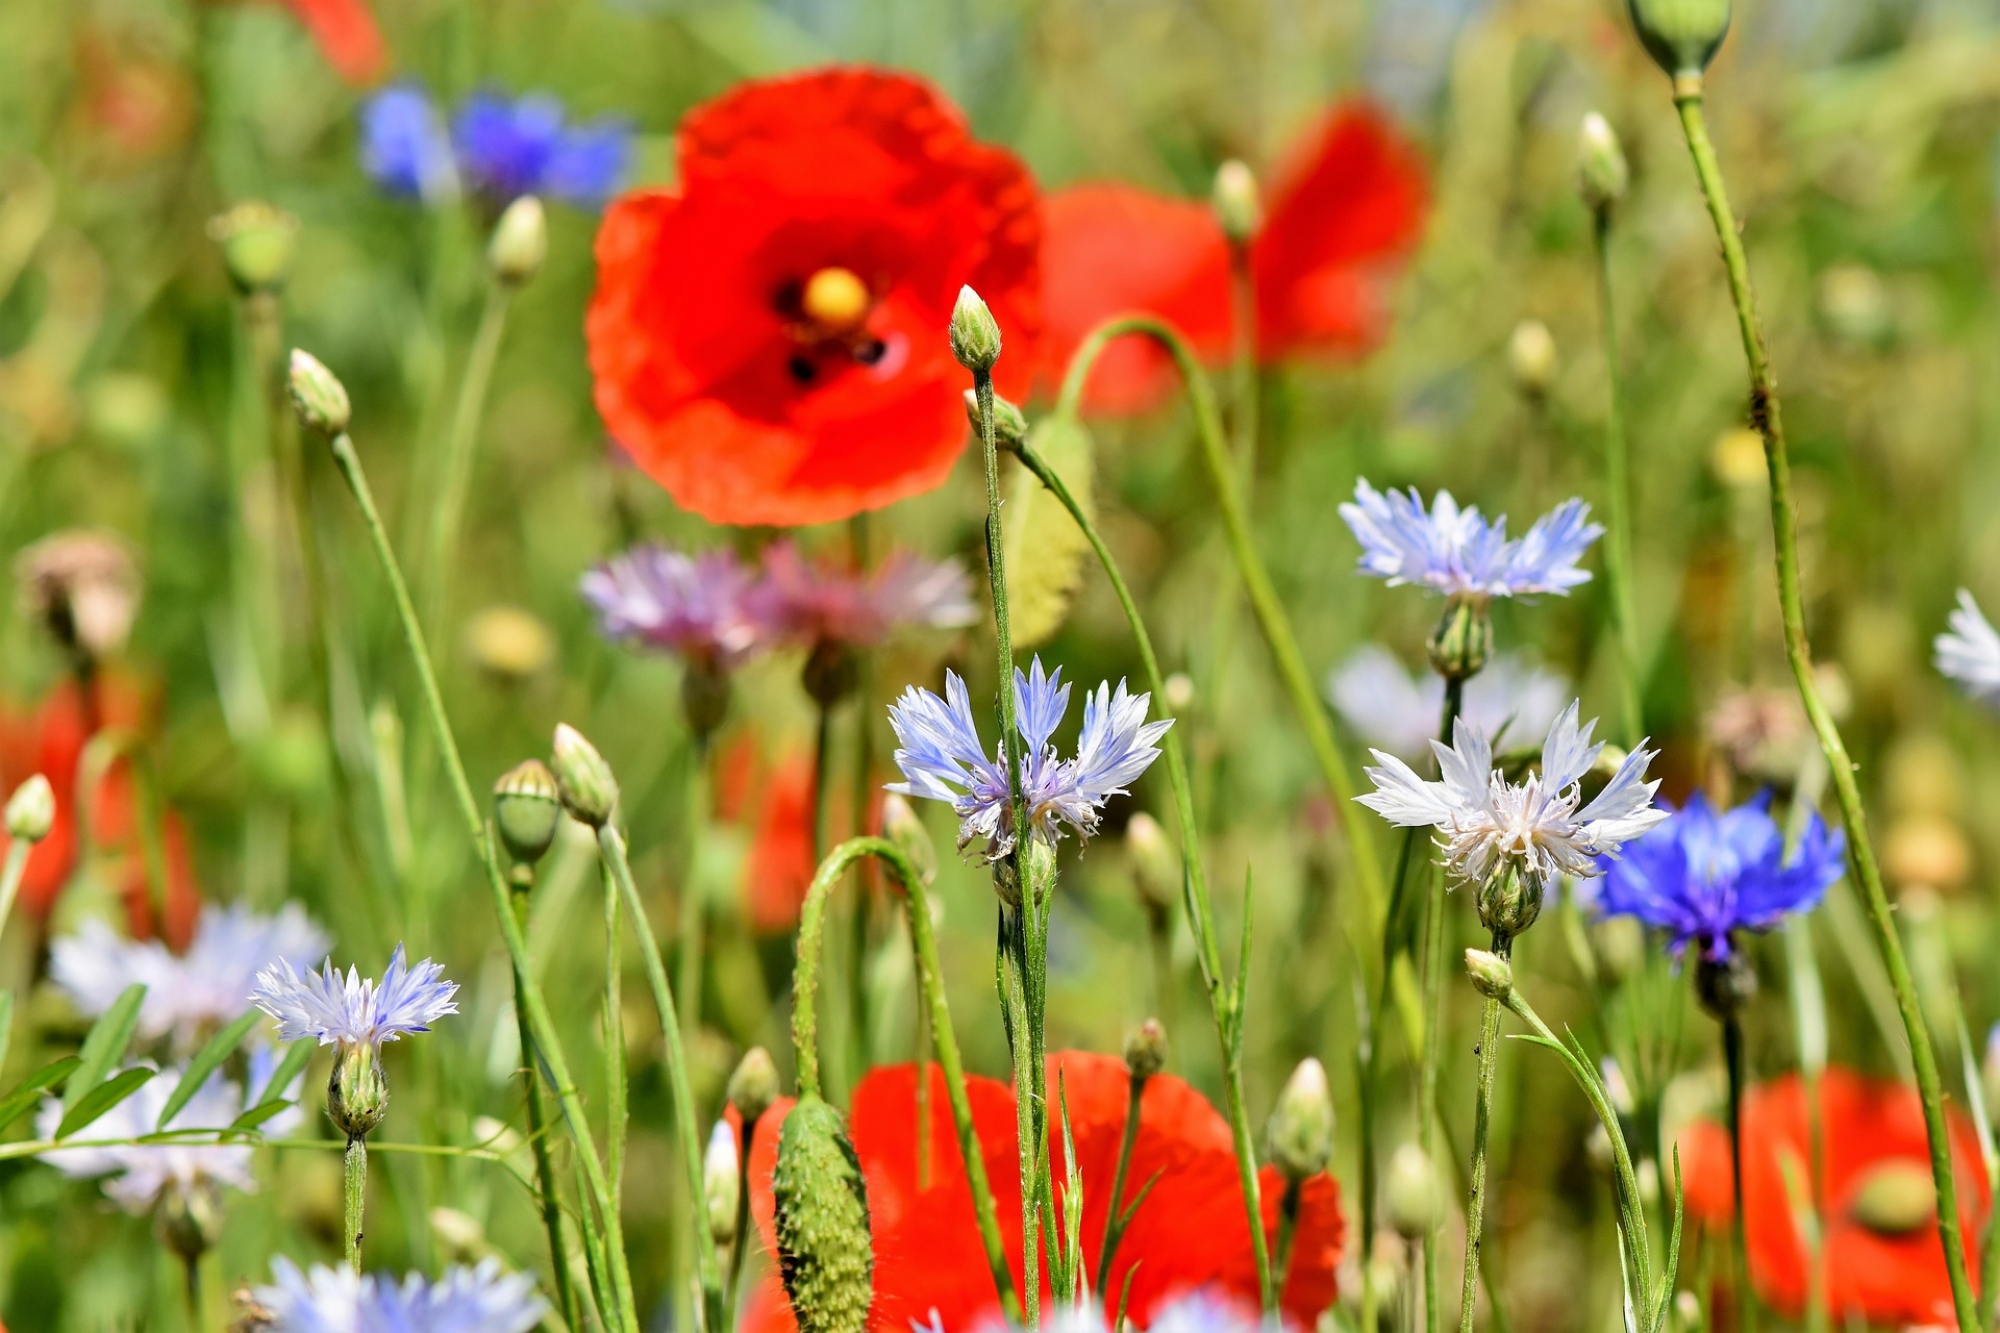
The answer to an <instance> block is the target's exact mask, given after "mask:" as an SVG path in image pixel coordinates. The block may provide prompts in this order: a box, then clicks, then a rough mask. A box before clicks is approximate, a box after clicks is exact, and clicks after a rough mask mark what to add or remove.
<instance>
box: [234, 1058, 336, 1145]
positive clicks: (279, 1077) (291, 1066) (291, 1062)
mask: <svg viewBox="0 0 2000 1333" xmlns="http://www.w3.org/2000/svg"><path fill="white" fill-rule="evenodd" d="M318 1049H319V1047H317V1046H315V1045H314V1044H313V1043H312V1042H309V1041H295V1042H293V1043H292V1044H291V1045H290V1046H287V1047H286V1048H285V1058H284V1059H282V1060H280V1061H278V1067H277V1068H276V1069H274V1070H272V1071H271V1081H270V1082H269V1083H266V1084H265V1085H264V1100H262V1101H261V1102H258V1103H257V1105H255V1106H253V1107H251V1108H250V1109H251V1110H252V1111H261V1110H263V1109H264V1108H265V1107H267V1106H275V1107H279V1108H281V1109H282V1108H283V1107H286V1106H289V1105H291V1099H290V1098H288V1097H287V1096H286V1095H285V1089H287V1088H289V1087H291V1086H292V1083H293V1081H294V1080H296V1079H297V1078H298V1076H299V1071H300V1070H302V1069H304V1068H305V1067H306V1062H307V1061H308V1060H311V1059H312V1058H313V1052H314V1051H316V1050H318ZM272 1114H273V1115H275V1114H277V1112H275V1111H274V1112H272ZM268 1118H269V1117H268V1116H267V1117H266V1119H268ZM238 1123H239V1124H240V1123H241V1121H239V1122H238Z"/></svg>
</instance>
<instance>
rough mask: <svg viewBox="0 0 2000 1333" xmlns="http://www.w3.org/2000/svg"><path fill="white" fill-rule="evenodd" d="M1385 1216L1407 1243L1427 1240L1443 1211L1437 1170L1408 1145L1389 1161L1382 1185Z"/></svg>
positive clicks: (1428, 1159)
mask: <svg viewBox="0 0 2000 1333" xmlns="http://www.w3.org/2000/svg"><path fill="white" fill-rule="evenodd" d="M1382 1204H1383V1215H1384V1218H1385V1219H1386V1220H1387V1221H1388V1223H1389V1225H1390V1226H1391V1227H1393V1228H1395V1231H1396V1234H1397V1235H1399V1236H1401V1237H1402V1238H1403V1239H1405V1240H1415V1239H1417V1238H1418V1237H1420V1236H1428V1235H1429V1234H1430V1233H1431V1232H1432V1231H1433V1230H1434V1229H1435V1228H1436V1227H1437V1224H1438V1218H1439V1215H1440V1214H1441V1213H1442V1212H1443V1211H1444V1210H1443V1208H1442V1206H1441V1204H1442V1201H1441V1200H1440V1199H1439V1197H1438V1178H1437V1168H1436V1167H1435V1166H1433V1165H1432V1164H1431V1159H1430V1158H1429V1157H1428V1156H1427V1155H1425V1153H1424V1150H1423V1149H1422V1148H1420V1147H1418V1146H1417V1145H1416V1144H1414V1143H1405V1144H1403V1145H1402V1146H1401V1147H1400V1148H1398V1149H1396V1151H1395V1152H1394V1154H1392V1155H1391V1156H1390V1158H1389V1171H1388V1174H1387V1175H1386V1176H1385V1177H1384V1178H1383V1181H1382Z"/></svg>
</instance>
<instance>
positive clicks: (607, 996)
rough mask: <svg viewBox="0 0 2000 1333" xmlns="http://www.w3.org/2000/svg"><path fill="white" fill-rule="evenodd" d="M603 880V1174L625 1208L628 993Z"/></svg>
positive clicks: (614, 1202) (620, 936)
mask: <svg viewBox="0 0 2000 1333" xmlns="http://www.w3.org/2000/svg"><path fill="white" fill-rule="evenodd" d="M603 880H604V1122H605V1128H604V1174H605V1175H606V1176H607V1177H609V1178H610V1181H611V1206H612V1208H613V1209H615V1210H617V1211H618V1212H620V1213H622V1212H623V1211H624V1209H625V1134H626V1130H627V1128H628V1126H629V1124H630V1120H631V1116H630V1112H629V1110H628V1109H627V1108H628V1107H629V1106H630V1104H631V1090H630V1089H629V1088H628V1087H627V1086H626V1080H625V993H624V986H623V984H622V983H623V980H624V979H623V977H622V976H621V975H620V972H621V970H622V968H621V965H622V964H623V962H624V953H625V951H624V949H622V948H621V947H620V945H622V944H623V942H624V931H623V929H622V928H621V927H620V925H619V921H618V885H617V884H616V883H614V882H613V881H612V876H611V874H610V872H609V871H606V872H605V874H604V875H603Z"/></svg>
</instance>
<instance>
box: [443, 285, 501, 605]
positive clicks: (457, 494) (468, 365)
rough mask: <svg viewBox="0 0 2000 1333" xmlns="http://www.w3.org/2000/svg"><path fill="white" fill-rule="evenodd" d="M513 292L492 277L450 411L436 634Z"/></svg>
mask: <svg viewBox="0 0 2000 1333" xmlns="http://www.w3.org/2000/svg"><path fill="white" fill-rule="evenodd" d="M510 300H511V293H510V291H509V289H508V286H507V284H506V283H504V282H501V281H499V280H498V279H491V280H489V281H488V282H487V285H486V304H485V305H484V306H483V307H481V309H480V312H479V328H478V330H477V331H476V332H475V333H474V334H473V335H472V349H471V350H470V351H469V352H467V353H466V357H465V378H464V379H462V380H460V381H459V385H458V402H457V403H456V404H455V405H454V406H453V408H452V413H451V434H449V435H448V436H446V437H445V454H444V480H443V482H442V483H441V484H440V485H439V487H438V497H437V508H436V509H435V510H433V511H432V512H431V549H430V562H429V564H428V565H427V566H426V568H425V574H426V576H427V577H426V579H425V584H424V591H425V596H424V610H425V612H426V613H427V614H426V616H425V619H426V620H427V621H428V622H429V623H430V625H431V628H432V630H433V631H434V632H441V631H442V628H443V627H442V624H441V622H442V620H443V617H444V613H445V610H446V601H445V598H446V595H447V593H448V592H449V591H450V582H451V578H450V570H451V567H452V562H453V559H454V558H455V557H456V556H457V554H458V533H459V529H460V528H461V527H462V526H463V524H464V521H465V497H466V492H467V491H468V490H470V489H471V486H472V456H473V453H474V446H475V445H476V444H477V443H478V439H479V418H480V414H481V412H482V411H483V410H484V408H485V406H486V390H487V386H488V385H490V384H491V383H492V382H493V364H494V362H495V361H497V360H498V359H499V356H500V339H501V336H502V335H503V334H504V333H505V332H506V331H507V306H508V304H509V302H510Z"/></svg>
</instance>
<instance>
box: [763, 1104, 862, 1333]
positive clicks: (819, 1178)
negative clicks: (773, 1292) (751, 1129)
mask: <svg viewBox="0 0 2000 1333" xmlns="http://www.w3.org/2000/svg"><path fill="white" fill-rule="evenodd" d="M771 1194H772V1197H773V1201H774V1203H775V1205H776V1214H777V1216H776V1226H775V1227H774V1228H773V1229H774V1230H775V1231H776V1233H777V1241H778V1273H779V1275H780V1276H781V1277H782V1278H783V1279H784V1284H785V1295H787V1296H789V1297H790V1298H791V1303H792V1314H793V1315H794V1316H795V1317H796V1318H797V1320H798V1325H799V1333H864V1330H865V1329H866V1328H867V1327H868V1309H869V1306H870V1305H872V1304H873V1303H874V1296H875V1252H874V1245H873V1242H872V1240H871V1239H870V1237H869V1232H868V1186H867V1184H866V1182H865V1181H864V1180H863V1179H862V1175H861V1164H860V1160H859V1159H858V1158H857V1157H856V1156H855V1153H854V1143H853V1141H852V1140H851V1139H849V1138H848V1137H847V1127H846V1125H844V1124H843V1123H842V1122H841V1118H840V1112H838V1111H836V1110H834V1109H833V1107H831V1106H829V1105H827V1103H825V1102H823V1101H821V1100H820V1099H819V1098H818V1097H812V1096H807V1097H802V1098H800V1099H799V1103H798V1105H796V1106H794V1107H793V1108H792V1110H791V1114H789V1115H787V1116H786V1117H785V1126H784V1129H783V1130H782V1131H780V1132H779V1135H778V1165H777V1169H776V1170H775V1171H773V1172H772V1174H771Z"/></svg>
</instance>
